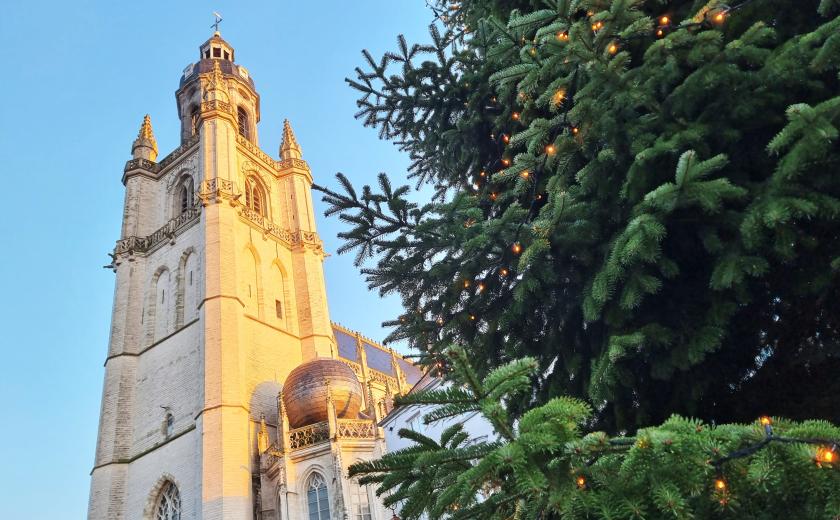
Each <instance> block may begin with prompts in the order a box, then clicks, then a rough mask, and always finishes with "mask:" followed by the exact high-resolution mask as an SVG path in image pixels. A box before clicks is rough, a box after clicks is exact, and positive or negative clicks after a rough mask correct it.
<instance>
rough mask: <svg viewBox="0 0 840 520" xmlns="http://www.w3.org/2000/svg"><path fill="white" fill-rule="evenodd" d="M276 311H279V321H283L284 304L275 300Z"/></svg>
mask: <svg viewBox="0 0 840 520" xmlns="http://www.w3.org/2000/svg"><path fill="white" fill-rule="evenodd" d="M274 309H275V310H276V311H277V317H278V318H279V319H281V320H282V319H283V304H282V303H280V300H274Z"/></svg>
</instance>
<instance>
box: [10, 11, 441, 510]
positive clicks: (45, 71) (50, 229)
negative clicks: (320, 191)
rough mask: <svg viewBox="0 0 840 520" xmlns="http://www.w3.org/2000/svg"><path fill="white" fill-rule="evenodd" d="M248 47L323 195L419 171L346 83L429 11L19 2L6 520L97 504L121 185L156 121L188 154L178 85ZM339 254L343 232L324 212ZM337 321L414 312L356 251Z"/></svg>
mask: <svg viewBox="0 0 840 520" xmlns="http://www.w3.org/2000/svg"><path fill="white" fill-rule="evenodd" d="M213 10H218V11H219V12H221V13H222V15H223V16H224V18H225V20H224V21H223V22H222V26H221V32H222V35H223V37H224V38H225V39H226V40H227V41H228V42H229V43H231V45H233V46H234V48H235V49H236V57H237V61H238V63H240V64H242V65H244V66H245V67H247V68H248V70H249V71H250V73H251V75H252V76H253V78H254V81H255V82H256V86H257V90H258V92H259V94H260V96H261V112H262V122H261V123H260V125H259V130H260V145H261V146H262V148H263V149H264V150H265V151H267V152H268V153H270V154H271V155H274V156H276V155H277V149H278V146H279V143H280V135H281V130H282V124H283V119H284V118H288V119H289V120H290V121H291V122H292V126H293V128H294V130H295V133H296V135H297V138H298V142H299V143H300V144H301V147H302V148H303V153H304V158H305V159H306V160H307V161H308V162H309V164H310V166H311V167H312V172H313V176H314V177H315V179H316V182H318V183H322V184H328V185H335V183H334V181H333V178H334V177H333V176H334V174H335V172H337V171H342V172H344V173H346V174H347V175H348V176H349V177H350V178H351V179H352V180H353V181H354V182H356V183H365V182H375V175H376V174H377V173H378V172H380V171H387V172H389V173H390V174H393V175H394V177H395V178H399V177H400V176H403V175H404V172H405V168H406V166H407V164H408V161H407V158H406V157H405V156H403V155H401V154H399V153H398V151H397V150H396V148H395V147H394V146H393V145H392V144H390V143H387V142H383V141H379V140H378V139H377V133H376V131H375V130H372V129H366V128H363V127H362V125H361V123H360V122H358V121H356V120H355V119H354V118H353V114H354V113H355V111H356V106H355V100H356V95H355V93H354V92H353V91H352V90H351V89H350V88H349V87H348V86H346V84H345V83H344V78H345V77H347V76H350V75H353V68H354V67H355V66H357V65H361V64H362V57H361V54H360V51H361V49H362V48H368V49H370V50H371V51H372V52H373V54H374V55H375V56H379V55H381V53H382V52H383V51H385V50H389V49H392V48H395V42H396V35H397V34H398V33H400V32H402V33H405V34H406V36H407V37H408V39H409V41H418V40H422V41H426V40H427V36H426V35H427V31H426V27H427V25H428V24H429V22H430V21H431V14H430V12H429V11H428V10H427V9H426V8H425V6H424V2H423V1H422V0H397V1H373V0H361V1H358V2H340V1H337V0H332V1H329V2H306V1H304V2H296V3H291V2H288V1H285V0H284V1H276V0H275V1H242V0H240V1H232V0H216V2H215V3H208V2H199V1H196V0H178V1H160V0H153V1H152V0H146V1H143V2H122V1H116V2H114V1H110V2H109V1H104V0H100V1H93V0H79V1H75V2H58V1H56V0H48V1H46V2H26V1H19V2H4V5H3V8H2V11H1V12H0V49H2V53H3V59H2V62H3V63H5V64H6V65H5V69H4V71H3V74H2V76H3V79H2V80H0V100H2V108H0V113H2V116H1V117H0V173H2V181H3V185H4V186H5V188H4V191H5V192H6V196H5V197H4V200H3V202H2V203H0V236H2V238H3V242H2V244H3V245H2V250H1V251H0V253H1V254H0V274H2V280H3V281H2V285H0V287H2V298H0V327H2V336H0V337H1V338H2V339H0V351H1V352H0V353H2V358H1V359H0V401H2V407H3V410H2V413H0V417H2V421H0V468H2V471H0V518H2V519H26V520H28V519H40V518H44V519H46V518H49V519H58V518H61V519H64V518H68V519H75V518H83V517H84V516H85V512H86V508H87V498H88V485H89V472H90V469H91V467H92V465H93V451H94V445H95V442H96V430H97V423H98V417H99V400H100V394H101V391H102V376H103V362H104V360H105V353H106V349H107V341H108V331H109V325H110V314H111V304H112V300H111V299H112V295H113V284H114V274H113V273H112V272H111V271H109V270H107V269H102V267H101V266H103V265H105V264H107V263H109V258H108V256H107V254H106V253H108V252H110V251H111V250H112V249H113V246H114V241H115V240H116V239H117V238H118V234H119V229H120V218H121V212H122V205H123V186H122V184H121V182H120V178H121V176H122V169H123V166H124V164H125V161H126V160H128V159H129V158H130V152H131V143H132V141H133V140H134V138H135V137H136V134H137V130H138V128H139V126H140V122H141V121H142V119H143V115H144V114H146V113H148V114H150V115H151V117H152V124H153V127H154V132H155V135H156V137H157V141H158V146H159V148H160V156H161V157H163V156H165V155H166V154H168V153H169V152H170V151H171V150H172V149H173V148H175V147H176V146H177V145H178V119H177V114H176V108H175V96H174V93H175V90H176V89H177V87H178V79H179V78H180V76H181V72H182V70H183V69H184V67H185V66H186V65H187V64H189V63H191V62H194V61H196V60H197V57H198V46H199V45H200V44H201V43H202V42H203V41H204V40H206V39H207V38H209V37H210V36H211V34H212V29H211V28H210V24H211V23H212V16H211V12H212V11H213ZM316 209H317V210H318V212H319V213H318V217H319V221H318V227H319V232H320V234H321V237H322V238H323V240H324V242H325V246H326V249H327V250H328V251H335V250H336V249H337V248H338V245H339V242H338V240H337V239H336V233H337V232H338V231H339V230H341V229H343V226H342V225H341V224H340V223H339V222H338V221H337V219H335V218H332V219H329V220H328V219H326V218H324V217H323V209H324V205H323V204H322V203H320V199H319V200H317V201H316ZM325 265H326V267H325V269H326V276H327V290H328V295H329V298H330V312H331V317H332V319H333V320H334V321H338V322H340V323H342V324H344V325H346V326H348V327H350V328H353V329H357V330H360V331H362V332H363V333H364V334H365V335H367V336H370V337H372V338H374V339H381V338H382V337H384V335H385V332H384V331H383V329H382V328H381V326H380V323H381V322H382V321H384V320H386V319H390V318H393V317H395V316H396V315H397V314H398V313H399V305H398V301H397V300H396V298H393V297H391V298H387V299H384V300H383V299H380V298H379V296H378V294H375V293H370V292H369V291H368V290H367V288H366V286H365V284H364V281H363V280H362V277H361V276H360V275H359V273H358V271H357V270H356V269H355V268H354V267H353V265H352V255H343V256H341V257H339V256H338V255H333V256H331V257H330V258H328V259H327V261H326V264H325Z"/></svg>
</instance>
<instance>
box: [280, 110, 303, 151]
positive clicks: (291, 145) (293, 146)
mask: <svg viewBox="0 0 840 520" xmlns="http://www.w3.org/2000/svg"><path fill="white" fill-rule="evenodd" d="M302 153H303V152H301V149H300V145H299V144H298V142H297V139H295V133H294V132H292V125H291V124H290V123H289V120H288V119H284V120H283V141H282V142H281V143H280V158H281V159H302V158H303V155H302Z"/></svg>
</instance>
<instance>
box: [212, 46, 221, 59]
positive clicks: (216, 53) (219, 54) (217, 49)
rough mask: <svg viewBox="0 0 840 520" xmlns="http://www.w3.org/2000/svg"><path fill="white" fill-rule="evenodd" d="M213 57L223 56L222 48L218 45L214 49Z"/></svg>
mask: <svg viewBox="0 0 840 520" xmlns="http://www.w3.org/2000/svg"><path fill="white" fill-rule="evenodd" d="M213 57H214V58H221V57H222V49H220V48H218V47H216V48H214V49H213Z"/></svg>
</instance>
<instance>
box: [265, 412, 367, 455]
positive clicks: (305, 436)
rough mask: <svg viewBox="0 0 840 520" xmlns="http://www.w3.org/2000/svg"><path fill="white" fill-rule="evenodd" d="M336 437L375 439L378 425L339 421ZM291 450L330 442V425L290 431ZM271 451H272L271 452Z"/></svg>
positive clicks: (323, 422)
mask: <svg viewBox="0 0 840 520" xmlns="http://www.w3.org/2000/svg"><path fill="white" fill-rule="evenodd" d="M336 427H337V430H336V435H337V436H338V437H339V438H341V439H375V438H376V424H374V422H373V421H371V420H370V419H338V422H337V424H336ZM288 435H289V448H290V449H292V450H299V449H302V448H307V447H309V446H314V445H316V444H320V443H322V442H327V441H328V440H330V424H329V422H328V421H322V422H319V423H315V424H310V425H308V426H303V427H301V428H295V429H293V430H289V434H288ZM269 451H271V450H269Z"/></svg>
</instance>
